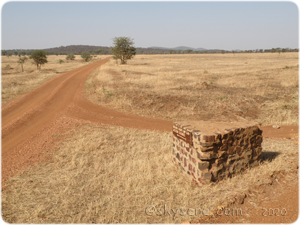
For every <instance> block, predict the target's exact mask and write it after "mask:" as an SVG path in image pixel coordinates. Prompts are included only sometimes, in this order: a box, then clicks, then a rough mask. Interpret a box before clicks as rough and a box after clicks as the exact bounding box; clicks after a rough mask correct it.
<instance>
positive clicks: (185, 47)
mask: <svg viewBox="0 0 300 225" xmlns="http://www.w3.org/2000/svg"><path fill="white" fill-rule="evenodd" d="M150 48H154V49H165V50H177V51H178V50H180V51H186V50H189V49H191V50H193V51H205V50H206V49H205V48H191V47H187V46H178V47H175V48H165V47H156V46H153V47H150Z"/></svg>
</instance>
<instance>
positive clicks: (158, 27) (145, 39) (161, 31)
mask: <svg viewBox="0 0 300 225" xmlns="http://www.w3.org/2000/svg"><path fill="white" fill-rule="evenodd" d="M298 21H299V18H298V7H297V5H296V4H295V3H293V2H8V3H5V4H4V5H2V10H1V40H2V41H1V46H2V47H1V48H2V49H44V48H50V47H59V46H67V45H96V46H111V45H112V38H114V37H120V36H126V37H131V38H133V39H134V42H135V46H136V47H151V46H160V47H177V46H188V47H192V48H199V47H202V48H206V49H225V50H233V49H241V50H248V49H261V48H262V49H268V48H276V47H281V48H286V47H288V48H298V39H299V37H298V29H299V28H298V27H299V25H298Z"/></svg>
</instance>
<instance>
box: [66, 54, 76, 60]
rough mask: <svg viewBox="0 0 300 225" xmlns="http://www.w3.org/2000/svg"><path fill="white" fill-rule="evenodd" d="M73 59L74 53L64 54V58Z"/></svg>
mask: <svg viewBox="0 0 300 225" xmlns="http://www.w3.org/2000/svg"><path fill="white" fill-rule="evenodd" d="M74 59H75V55H74V54H73V53H71V54H69V55H67V56H66V60H74Z"/></svg>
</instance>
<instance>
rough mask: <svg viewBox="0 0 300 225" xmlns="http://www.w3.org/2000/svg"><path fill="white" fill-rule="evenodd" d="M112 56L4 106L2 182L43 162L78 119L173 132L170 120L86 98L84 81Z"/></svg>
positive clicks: (54, 80) (65, 74)
mask: <svg viewBox="0 0 300 225" xmlns="http://www.w3.org/2000/svg"><path fill="white" fill-rule="evenodd" d="M108 60H109V58H106V59H103V60H101V61H98V62H95V63H92V64H89V65H86V66H83V67H80V68H77V69H75V70H72V71H70V72H67V73H64V74H61V75H59V76H57V77H55V78H54V79H52V80H50V81H48V82H46V83H44V84H43V85H42V86H40V87H39V88H37V89H35V90H33V91H31V92H28V93H27V94H25V95H23V96H21V97H19V98H17V99H15V100H14V101H12V102H10V103H8V104H6V105H4V106H3V107H2V185H3V183H4V181H5V180H6V179H7V178H8V177H9V176H10V175H12V174H13V173H15V172H16V171H17V170H19V169H21V168H24V167H26V166H28V165H30V164H32V163H34V162H38V161H39V157H40V153H42V152H44V151H45V150H46V149H47V148H49V146H50V145H51V143H50V144H49V143H48V144H47V142H52V143H53V138H52V139H51V137H52V135H54V134H57V133H61V131H62V130H64V128H66V127H68V125H69V126H72V125H73V126H74V124H75V123H76V121H78V120H80V121H82V120H84V121H90V122H96V123H104V124H114V125H116V126H126V127H132V128H137V129H148V130H157V131H170V130H171V127H172V123H171V122H170V121H164V120H157V119H151V118H145V117H141V116H136V115H127V114H124V113H120V112H117V111H115V110H110V109H107V108H104V107H102V106H99V105H95V104H93V103H91V102H89V101H88V100H86V99H85V98H84V95H83V91H84V81H85V79H86V78H87V76H88V75H89V74H90V73H91V72H92V70H94V69H95V68H96V67H98V66H101V65H103V64H104V63H106V62H107V61H108Z"/></svg>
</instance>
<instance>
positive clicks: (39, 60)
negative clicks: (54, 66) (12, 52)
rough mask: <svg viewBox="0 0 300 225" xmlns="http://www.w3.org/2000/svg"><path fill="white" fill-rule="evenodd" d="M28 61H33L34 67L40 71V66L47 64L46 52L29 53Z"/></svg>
mask: <svg viewBox="0 0 300 225" xmlns="http://www.w3.org/2000/svg"><path fill="white" fill-rule="evenodd" d="M30 59H33V63H34V64H35V65H36V68H37V69H38V70H40V69H41V66H42V65H43V64H45V63H47V62H48V60H47V54H46V52H44V51H42V50H36V51H33V52H32V53H31V56H30Z"/></svg>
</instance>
